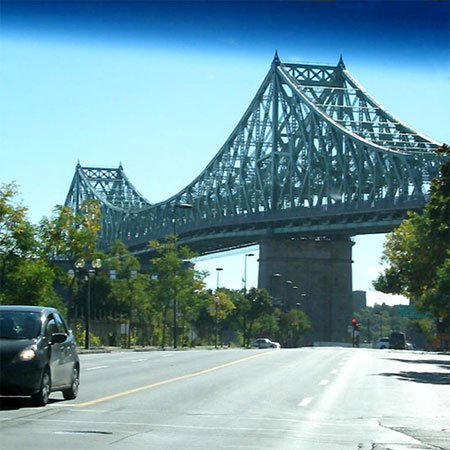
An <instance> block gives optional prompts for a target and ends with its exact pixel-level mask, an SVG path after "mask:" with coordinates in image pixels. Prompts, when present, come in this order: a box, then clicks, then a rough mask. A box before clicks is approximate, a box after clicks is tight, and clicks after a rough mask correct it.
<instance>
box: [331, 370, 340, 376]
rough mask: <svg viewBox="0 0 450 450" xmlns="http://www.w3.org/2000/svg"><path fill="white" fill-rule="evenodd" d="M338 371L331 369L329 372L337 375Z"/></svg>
mask: <svg viewBox="0 0 450 450" xmlns="http://www.w3.org/2000/svg"><path fill="white" fill-rule="evenodd" d="M338 372H339V371H338V370H337V369H334V370H332V371H331V372H330V373H331V374H332V375H337V373H338Z"/></svg>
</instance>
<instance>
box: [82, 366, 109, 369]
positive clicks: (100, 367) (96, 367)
mask: <svg viewBox="0 0 450 450" xmlns="http://www.w3.org/2000/svg"><path fill="white" fill-rule="evenodd" d="M106 367H109V366H95V367H89V368H87V369H86V370H98V369H105V368H106Z"/></svg>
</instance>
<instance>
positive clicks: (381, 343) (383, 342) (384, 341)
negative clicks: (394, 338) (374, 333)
mask: <svg viewBox="0 0 450 450" xmlns="http://www.w3.org/2000/svg"><path fill="white" fill-rule="evenodd" d="M375 348H379V349H384V348H390V347H389V338H387V337H382V338H378V339H377V342H376V343H375Z"/></svg>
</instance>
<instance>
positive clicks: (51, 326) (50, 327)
mask: <svg viewBox="0 0 450 450" xmlns="http://www.w3.org/2000/svg"><path fill="white" fill-rule="evenodd" d="M53 333H60V330H59V328H58V325H57V324H56V322H55V319H54V317H53V316H50V317H49V320H48V322H47V324H46V325H45V337H46V339H47V341H48V342H51V340H52V334H53Z"/></svg>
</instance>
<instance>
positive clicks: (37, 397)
mask: <svg viewBox="0 0 450 450" xmlns="http://www.w3.org/2000/svg"><path fill="white" fill-rule="evenodd" d="M51 388H52V384H51V380H50V373H49V371H48V369H45V370H44V373H43V374H42V380H41V387H40V388H39V391H38V392H37V393H36V394H34V395H32V396H31V401H32V402H33V405H34V406H45V405H46V404H47V403H48V398H49V397H50V391H51Z"/></svg>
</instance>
